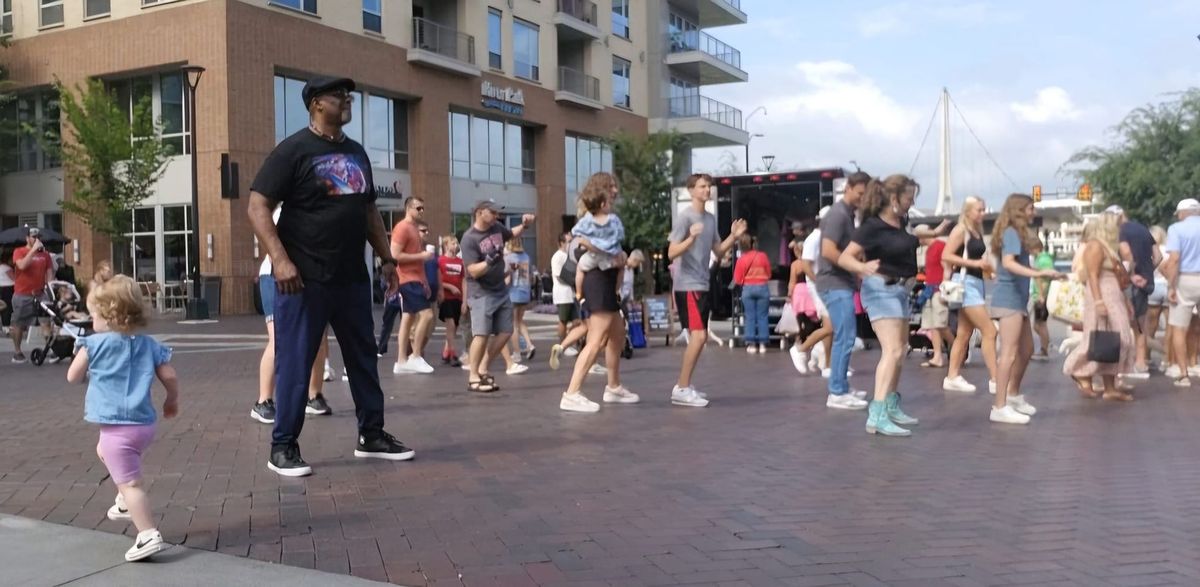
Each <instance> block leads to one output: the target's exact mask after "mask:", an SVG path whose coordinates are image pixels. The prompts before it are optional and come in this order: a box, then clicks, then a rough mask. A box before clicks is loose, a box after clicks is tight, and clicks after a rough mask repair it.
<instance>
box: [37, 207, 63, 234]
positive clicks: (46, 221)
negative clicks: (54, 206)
mask: <svg viewBox="0 0 1200 587" xmlns="http://www.w3.org/2000/svg"><path fill="white" fill-rule="evenodd" d="M42 226H43V227H45V228H49V229H50V230H53V231H55V232H57V233H59V234H62V231H63V222H62V214H61V213H58V212H51V213H48V214H42Z"/></svg>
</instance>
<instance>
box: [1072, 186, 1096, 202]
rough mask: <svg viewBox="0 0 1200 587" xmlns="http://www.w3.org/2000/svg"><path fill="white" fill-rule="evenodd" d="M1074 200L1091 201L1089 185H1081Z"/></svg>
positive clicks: (1090, 187)
mask: <svg viewBox="0 0 1200 587" xmlns="http://www.w3.org/2000/svg"><path fill="white" fill-rule="evenodd" d="M1075 198H1076V199H1078V200H1079V201H1081V202H1090V201H1092V186H1091V184H1087V183H1085V184H1083V185H1081V186H1079V192H1078V193H1076V194H1075Z"/></svg>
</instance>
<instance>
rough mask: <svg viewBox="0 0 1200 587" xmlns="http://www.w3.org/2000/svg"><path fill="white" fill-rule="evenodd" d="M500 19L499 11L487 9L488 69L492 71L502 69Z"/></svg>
mask: <svg viewBox="0 0 1200 587" xmlns="http://www.w3.org/2000/svg"><path fill="white" fill-rule="evenodd" d="M501 18H502V16H501V13H500V11H499V10H496V9H495V8H489V9H488V67H491V68H492V69H504V63H503V61H502V53H501V50H500V47H501V46H502V45H501V43H502V39H501V38H500V31H501V28H500V19H501Z"/></svg>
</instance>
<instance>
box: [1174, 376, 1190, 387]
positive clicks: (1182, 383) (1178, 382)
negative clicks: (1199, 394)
mask: <svg viewBox="0 0 1200 587" xmlns="http://www.w3.org/2000/svg"><path fill="white" fill-rule="evenodd" d="M1171 385H1174V386H1175V387H1191V386H1192V381H1191V380H1190V379H1188V378H1187V377H1183V378H1176V379H1175V382H1174V383H1172V384H1171Z"/></svg>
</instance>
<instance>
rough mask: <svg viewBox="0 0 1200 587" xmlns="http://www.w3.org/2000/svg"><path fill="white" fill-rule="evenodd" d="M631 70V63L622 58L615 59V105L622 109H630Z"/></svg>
mask: <svg viewBox="0 0 1200 587" xmlns="http://www.w3.org/2000/svg"><path fill="white" fill-rule="evenodd" d="M629 70H630V63H629V62H628V61H626V60H624V59H621V58H620V57H613V66H612V85H613V104H614V105H616V106H620V107H622V108H629V107H630V104H631V101H630V99H629Z"/></svg>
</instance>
